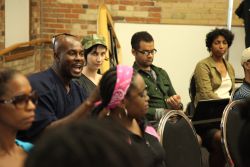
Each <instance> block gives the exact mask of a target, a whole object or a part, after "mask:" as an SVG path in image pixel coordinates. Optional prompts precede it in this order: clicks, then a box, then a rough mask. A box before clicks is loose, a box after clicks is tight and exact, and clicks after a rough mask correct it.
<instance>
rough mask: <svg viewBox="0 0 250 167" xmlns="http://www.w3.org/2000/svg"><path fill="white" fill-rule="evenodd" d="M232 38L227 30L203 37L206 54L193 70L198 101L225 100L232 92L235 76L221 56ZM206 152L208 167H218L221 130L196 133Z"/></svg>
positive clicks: (220, 152)
mask: <svg viewBox="0 0 250 167" xmlns="http://www.w3.org/2000/svg"><path fill="white" fill-rule="evenodd" d="M233 39H234V35H233V34H232V32H231V31H229V30H227V29H218V28H216V29H214V30H212V31H211V32H209V33H208V34H207V35H206V46H207V49H208V51H209V52H210V55H209V56H208V57H207V58H205V59H203V60H201V61H200V62H198V64H197V65H196V68H195V71H194V77H195V84H196V95H195V104H197V102H198V101H199V100H208V99H220V98H229V97H230V91H232V90H233V89H234V83H235V74H234V69H233V67H232V65H231V64H229V63H228V62H227V61H226V60H225V59H224V58H223V56H224V55H226V54H227V53H228V49H229V47H230V46H231V44H232V41H233ZM198 134H200V135H201V138H202V142H203V144H204V146H205V147H207V148H208V151H209V152H210V166H212V167H217V166H218V167H219V166H220V167H222V166H224V165H225V157H224V154H223V151H222V148H221V131H220V130H219V129H208V130H205V131H203V132H198Z"/></svg>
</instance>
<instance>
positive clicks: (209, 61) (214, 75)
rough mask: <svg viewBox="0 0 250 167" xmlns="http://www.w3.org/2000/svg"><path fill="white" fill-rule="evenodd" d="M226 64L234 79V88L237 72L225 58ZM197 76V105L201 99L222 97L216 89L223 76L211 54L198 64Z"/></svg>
mask: <svg viewBox="0 0 250 167" xmlns="http://www.w3.org/2000/svg"><path fill="white" fill-rule="evenodd" d="M223 61H224V64H225V65H226V69H227V72H228V75H229V77H230V78H231V81H232V89H231V90H233V89H234V85H235V73H234V69H233V66H232V65H231V64H230V63H229V62H227V61H226V60H225V59H223ZM194 77H195V86H196V96H195V105H196V104H197V102H198V101H199V100H208V99H219V98H220V97H219V96H218V95H217V94H216V93H215V90H216V89H218V88H219V87H220V85H221V82H222V77H221V74H220V72H219V71H218V70H217V68H216V64H215V61H214V59H213V58H212V56H209V57H207V58H205V59H203V60H201V61H200V62H198V64H197V65H196V68H195V71H194Z"/></svg>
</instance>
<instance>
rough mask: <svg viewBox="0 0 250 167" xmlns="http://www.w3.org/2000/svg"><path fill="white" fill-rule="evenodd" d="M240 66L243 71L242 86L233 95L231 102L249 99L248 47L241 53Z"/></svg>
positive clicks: (249, 56)
mask: <svg viewBox="0 0 250 167" xmlns="http://www.w3.org/2000/svg"><path fill="white" fill-rule="evenodd" d="M241 65H242V67H243V69H244V74H245V77H244V80H243V83H242V85H241V86H240V87H239V89H238V90H236V92H235V94H234V95H233V100H240V99H246V98H250V47H249V48H246V49H244V50H243V52H242V56H241Z"/></svg>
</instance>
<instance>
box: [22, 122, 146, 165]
mask: <svg viewBox="0 0 250 167" xmlns="http://www.w3.org/2000/svg"><path fill="white" fill-rule="evenodd" d="M124 135H125V132H124V130H123V129H122V128H121V127H120V126H119V125H118V124H115V123H114V122H112V123H111V122H110V121H108V120H106V121H104V120H85V121H77V122H76V123H72V124H69V125H66V126H62V127H59V128H58V129H56V130H55V129H53V130H50V131H48V133H46V134H45V135H44V136H42V137H41V138H40V139H39V140H38V142H37V144H36V146H35V147H34V149H33V150H32V152H31V154H30V155H29V157H28V158H27V161H26V163H25V167H45V166H46V167H70V166H72V167H73V166H78V167H88V166H89V167H90V166H91V167H139V166H140V167H144V165H143V162H142V160H141V159H140V157H139V156H138V153H137V150H135V149H133V148H132V147H129V145H128V143H127V141H125V140H124V139H125V138H124V137H123V136H124Z"/></svg>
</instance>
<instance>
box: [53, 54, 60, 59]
mask: <svg viewBox="0 0 250 167" xmlns="http://www.w3.org/2000/svg"><path fill="white" fill-rule="evenodd" d="M59 59H60V58H59V55H58V53H56V52H54V60H56V61H59Z"/></svg>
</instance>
